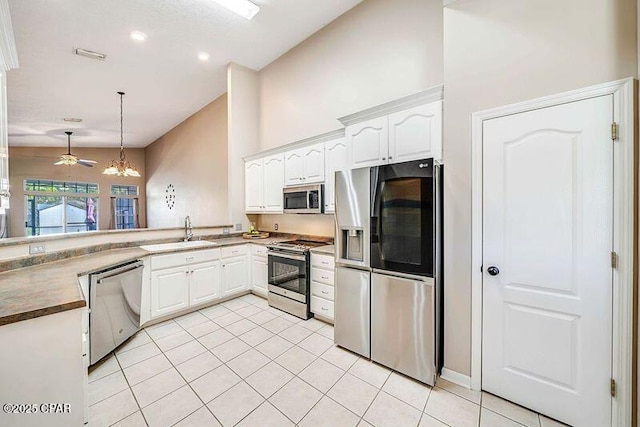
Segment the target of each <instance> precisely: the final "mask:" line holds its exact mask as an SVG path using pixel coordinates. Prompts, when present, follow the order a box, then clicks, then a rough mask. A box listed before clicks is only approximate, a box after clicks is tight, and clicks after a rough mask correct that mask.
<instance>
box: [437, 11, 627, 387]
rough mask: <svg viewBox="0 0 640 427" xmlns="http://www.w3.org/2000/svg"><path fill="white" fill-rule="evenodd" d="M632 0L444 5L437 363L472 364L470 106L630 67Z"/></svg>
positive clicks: (537, 93)
mask: <svg viewBox="0 0 640 427" xmlns="http://www.w3.org/2000/svg"><path fill="white" fill-rule="evenodd" d="M635 17H636V2H635V0H588V1H584V0H581V1H578V0H566V1H556V0H540V1H535V2H533V1H529V0H482V1H475V0H460V1H458V2H456V3H454V4H453V5H452V6H450V7H447V8H445V12H444V84H445V103H444V106H445V107H444V108H445V110H444V164H445V178H444V185H445V191H444V193H445V194H444V209H445V226H444V236H445V245H444V246H445V247H444V260H445V269H444V270H445V271H444V277H445V311H444V312H445V322H444V324H445V334H444V336H445V349H444V352H445V366H446V367H447V368H449V369H452V370H454V371H457V372H459V373H461V374H464V375H469V374H470V369H471V367H470V366H471V365H470V364H471V331H470V327H471V278H470V274H471V267H470V266H471V133H470V132H471V131H470V129H471V126H470V125H471V114H472V113H473V112H476V111H481V110H485V109H488V108H491V107H496V106H500V105H506V104H510V103H514V102H518V101H524V100H527V99H531V98H536V97H541V96H544V95H549V94H553V93H558V92H562V91H567V90H571V89H577V88H580V87H584V86H588V85H592V84H597V83H603V82H607V81H611V80H616V79H620V78H624V77H631V76H635V75H636V67H637V65H636V64H637V62H636V52H637V51H636V21H635Z"/></svg>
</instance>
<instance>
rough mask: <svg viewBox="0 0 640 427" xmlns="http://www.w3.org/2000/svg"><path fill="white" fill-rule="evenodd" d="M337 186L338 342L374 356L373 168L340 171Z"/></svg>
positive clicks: (358, 351)
mask: <svg viewBox="0 0 640 427" xmlns="http://www.w3.org/2000/svg"><path fill="white" fill-rule="evenodd" d="M335 188H336V192H335V197H336V213H335V220H336V235H335V257H336V274H335V288H336V290H335V315H334V316H335V318H334V323H335V324H334V337H335V342H336V344H338V345H339V346H341V347H344V348H346V349H348V350H351V351H353V352H355V353H358V354H360V355H362V356H364V357H366V358H370V357H371V311H370V307H371V269H370V267H369V206H370V203H369V198H370V188H371V185H370V172H369V168H362V169H352V170H347V171H338V172H336V176H335Z"/></svg>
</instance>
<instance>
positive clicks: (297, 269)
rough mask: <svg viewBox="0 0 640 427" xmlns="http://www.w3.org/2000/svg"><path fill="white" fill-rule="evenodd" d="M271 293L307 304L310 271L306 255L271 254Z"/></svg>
mask: <svg viewBox="0 0 640 427" xmlns="http://www.w3.org/2000/svg"><path fill="white" fill-rule="evenodd" d="M268 255H269V267H268V268H269V292H273V293H275V294H278V295H282V296H284V297H287V298H291V299H293V300H296V301H299V302H302V303H307V294H308V291H309V289H308V287H309V285H308V277H309V269H308V264H307V258H306V257H305V256H304V255H301V254H300V255H298V254H289V253H281V252H269V254H268Z"/></svg>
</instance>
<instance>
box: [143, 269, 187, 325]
mask: <svg viewBox="0 0 640 427" xmlns="http://www.w3.org/2000/svg"><path fill="white" fill-rule="evenodd" d="M188 306H189V276H188V275H187V267H176V268H167V269H166V270H159V271H153V272H151V317H158V316H163V315H165V314H169V313H173V312H174V311H177V310H181V309H183V308H186V307H188Z"/></svg>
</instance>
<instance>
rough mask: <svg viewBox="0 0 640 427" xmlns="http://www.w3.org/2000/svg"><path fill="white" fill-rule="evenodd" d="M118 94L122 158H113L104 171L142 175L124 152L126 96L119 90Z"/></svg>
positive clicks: (111, 173) (118, 174)
mask: <svg viewBox="0 0 640 427" xmlns="http://www.w3.org/2000/svg"><path fill="white" fill-rule="evenodd" d="M118 95H120V159H119V160H112V161H111V163H109V166H107V167H106V168H105V170H104V171H103V172H102V173H103V174H105V175H115V176H122V177H128V176H132V177H136V178H137V177H140V172H138V169H136V167H135V165H133V164H131V163H130V162H129V161H127V158H126V156H125V154H124V129H123V128H124V127H123V115H122V98H123V97H124V92H118Z"/></svg>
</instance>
